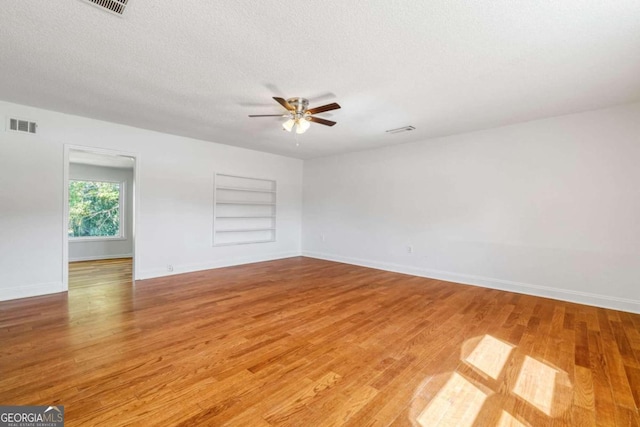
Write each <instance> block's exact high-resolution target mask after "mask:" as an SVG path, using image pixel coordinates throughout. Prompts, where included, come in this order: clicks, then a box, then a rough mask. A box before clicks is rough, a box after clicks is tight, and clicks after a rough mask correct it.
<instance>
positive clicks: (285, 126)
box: [282, 119, 296, 132]
mask: <svg viewBox="0 0 640 427" xmlns="http://www.w3.org/2000/svg"><path fill="white" fill-rule="evenodd" d="M295 124H296V121H295V120H293V119H289V120H287V121H286V122H284V123H283V124H282V128H283V129H284V130H286V131H287V132H291V131H292V130H293V125H295Z"/></svg>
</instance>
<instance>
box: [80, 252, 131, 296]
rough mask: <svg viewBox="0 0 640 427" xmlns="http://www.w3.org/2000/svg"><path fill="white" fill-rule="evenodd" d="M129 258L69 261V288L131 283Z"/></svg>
mask: <svg viewBox="0 0 640 427" xmlns="http://www.w3.org/2000/svg"><path fill="white" fill-rule="evenodd" d="M132 277H133V274H132V262H131V258H117V259H101V260H96V261H78V262H70V263H69V289H77V288H85V287H87V286H102V285H117V284H122V285H131V282H132Z"/></svg>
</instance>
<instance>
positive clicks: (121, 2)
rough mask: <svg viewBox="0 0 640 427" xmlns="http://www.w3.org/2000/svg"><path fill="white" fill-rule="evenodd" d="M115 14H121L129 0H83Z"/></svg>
mask: <svg viewBox="0 0 640 427" xmlns="http://www.w3.org/2000/svg"><path fill="white" fill-rule="evenodd" d="M84 1H85V2H87V3H91V4H94V5H96V6H98V7H100V8H102V9H106V10H108V11H109V12H112V13H115V14H116V15H122V14H123V13H124V9H125V8H126V7H127V3H128V2H129V0H84Z"/></svg>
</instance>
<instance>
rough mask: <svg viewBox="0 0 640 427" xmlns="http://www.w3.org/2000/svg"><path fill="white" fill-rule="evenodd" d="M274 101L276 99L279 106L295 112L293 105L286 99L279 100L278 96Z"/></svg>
mask: <svg viewBox="0 0 640 427" xmlns="http://www.w3.org/2000/svg"><path fill="white" fill-rule="evenodd" d="M273 99H275V100H276V101H277V102H278V104H280V105H282V106H283V107H284V108H286V109H287V110H289V111H293V110H295V108H293V107H292V106H291V104H289V103H288V102H287V101H286V100H285V99H284V98H278V97H277V96H274V97H273Z"/></svg>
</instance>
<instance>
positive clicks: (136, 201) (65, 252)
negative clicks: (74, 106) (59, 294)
mask: <svg viewBox="0 0 640 427" xmlns="http://www.w3.org/2000/svg"><path fill="white" fill-rule="evenodd" d="M70 151H84V152H87V153H92V154H103V155H109V156H126V157H132V158H133V183H132V185H131V187H132V188H133V197H132V200H133V206H131V209H132V210H133V212H132V215H131V218H132V220H133V223H132V224H131V239H132V242H131V243H132V252H133V260H132V262H133V265H132V276H133V277H132V281H133V282H134V283H135V280H136V279H137V278H138V264H139V263H138V262H137V259H138V249H137V246H138V245H136V240H137V232H136V229H137V224H138V219H139V215H140V208H139V207H140V184H139V179H138V170H139V164H140V154H139V153H134V152H130V151H121V150H113V149H107V148H98V147H89V146H84V145H73V144H64V172H63V188H62V192H63V197H62V200H63V202H62V212H63V213H62V291H63V292H66V291H68V290H69V234H68V228H69V152H70Z"/></svg>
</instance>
